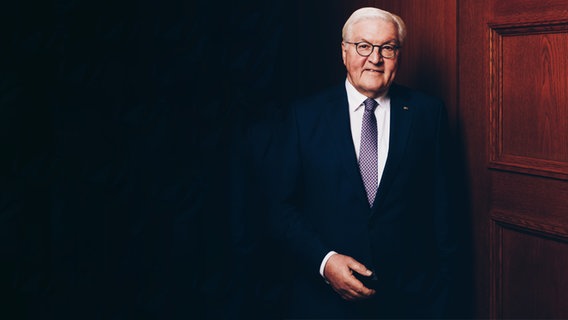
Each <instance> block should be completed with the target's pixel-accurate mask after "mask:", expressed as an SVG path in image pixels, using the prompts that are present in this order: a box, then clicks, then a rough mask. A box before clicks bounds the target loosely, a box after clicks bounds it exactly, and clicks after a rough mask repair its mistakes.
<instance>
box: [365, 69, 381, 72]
mask: <svg viewBox="0 0 568 320" xmlns="http://www.w3.org/2000/svg"><path fill="white" fill-rule="evenodd" d="M365 71H368V72H371V73H385V71H384V70H375V69H365Z"/></svg>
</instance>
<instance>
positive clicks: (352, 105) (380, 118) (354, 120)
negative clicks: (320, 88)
mask: <svg viewBox="0 0 568 320" xmlns="http://www.w3.org/2000/svg"><path fill="white" fill-rule="evenodd" d="M345 90H346V91H347V102H348V104H349V121H350V124H351V135H352V137H353V145H354V146H355V153H356V154H357V159H359V149H360V148H361V126H362V124H363V113H364V112H365V107H364V105H363V101H365V100H366V99H367V97H366V96H365V95H363V94H361V93H360V92H359V91H357V89H355V88H354V87H353V85H352V84H351V83H350V82H349V80H347V79H346V80H345ZM375 101H377V103H378V104H379V105H378V106H377V108H376V109H375V118H376V119H377V143H378V146H377V153H378V154H377V156H378V158H377V160H378V166H379V167H378V170H377V171H378V180H377V181H378V184H379V185H380V183H381V177H382V175H383V171H384V170H385V164H386V163H387V155H388V152H389V135H390V97H389V95H388V92H387V94H384V95H382V96H380V97H378V98H376V99H375ZM334 254H336V252H335V251H330V252H329V253H328V254H327V255H326V256H325V257H324V258H323V260H322V262H321V265H320V270H319V271H320V274H321V276H322V277H323V276H324V275H323V271H324V269H325V264H326V263H327V260H329V258H330V257H331V256H332V255H334Z"/></svg>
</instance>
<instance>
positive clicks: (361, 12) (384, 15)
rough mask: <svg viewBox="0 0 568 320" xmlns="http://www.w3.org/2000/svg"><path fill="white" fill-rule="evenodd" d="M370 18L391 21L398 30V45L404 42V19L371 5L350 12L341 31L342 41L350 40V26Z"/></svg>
mask: <svg viewBox="0 0 568 320" xmlns="http://www.w3.org/2000/svg"><path fill="white" fill-rule="evenodd" d="M372 19H379V20H383V21H385V22H389V23H392V24H393V25H394V26H395V27H396V29H397V31H398V41H399V43H400V45H402V44H403V43H404V40H405V39H406V25H405V24H404V21H402V19H401V18H400V17H399V16H397V15H396V14H394V13H390V12H388V11H385V10H381V9H378V8H372V7H365V8H361V9H357V10H355V12H353V13H352V14H351V16H350V17H349V19H347V21H346V22H345V25H344V26H343V30H342V32H341V36H342V38H343V41H347V40H350V39H348V38H349V36H351V27H352V26H353V25H354V24H355V23H357V22H360V21H363V20H372Z"/></svg>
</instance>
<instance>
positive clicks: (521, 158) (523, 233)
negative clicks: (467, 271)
mask: <svg viewBox="0 0 568 320" xmlns="http://www.w3.org/2000/svg"><path fill="white" fill-rule="evenodd" d="M458 18H459V19H458V21H459V23H458V39H459V40H458V44H459V60H458V66H459V103H458V105H459V108H458V122H459V128H460V129H461V131H462V137H463V146H464V150H465V154H466V159H467V168H468V169H467V172H468V185H469V188H470V190H469V191H470V192H469V194H470V205H471V217H472V218H471V222H472V230H473V234H474V248H475V259H474V270H475V284H476V290H475V296H476V303H475V304H476V317H479V318H486V317H490V318H515V319H518V318H523V319H527V318H539V319H542V318H555V319H558V318H568V1H566V0H541V1H534V0H459V1H458Z"/></svg>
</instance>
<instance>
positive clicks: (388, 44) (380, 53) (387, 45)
mask: <svg viewBox="0 0 568 320" xmlns="http://www.w3.org/2000/svg"><path fill="white" fill-rule="evenodd" d="M343 42H345V43H349V44H353V45H355V51H356V52H357V54H358V55H360V56H361V57H368V56H370V55H372V54H373V51H375V47H377V48H378V49H379V55H380V56H381V57H383V58H385V59H394V57H396V55H397V54H398V50H399V49H400V48H401V46H398V45H396V44H390V43H385V44H381V45H378V44H372V43H369V42H367V41H359V42H350V41H343ZM360 44H366V45H369V46H371V52H369V54H367V55H364V54H361V52H359V45H360ZM386 47H392V48H393V55H392V57H390V56H386V57H385V56H384V55H383V53H382V51H383V50H384V49H385V48H386Z"/></svg>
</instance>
